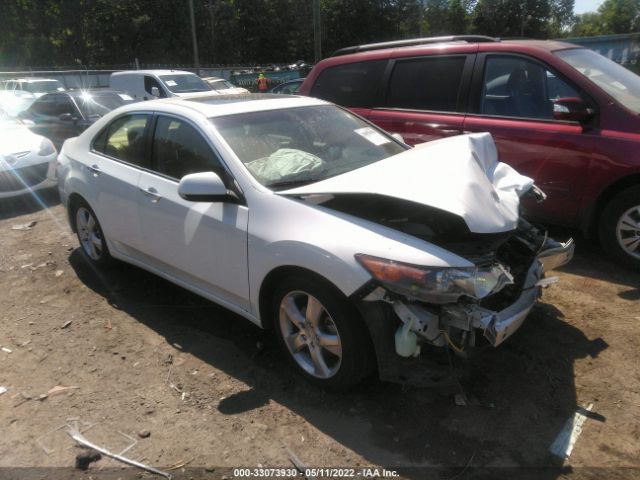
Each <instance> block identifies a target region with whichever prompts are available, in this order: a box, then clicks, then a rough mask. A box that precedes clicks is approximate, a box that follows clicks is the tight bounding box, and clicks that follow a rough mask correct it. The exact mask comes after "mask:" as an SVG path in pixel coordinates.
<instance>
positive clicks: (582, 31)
mask: <svg viewBox="0 0 640 480" xmlns="http://www.w3.org/2000/svg"><path fill="white" fill-rule="evenodd" d="M603 34H604V29H603V25H602V18H601V17H600V14H599V13H597V12H586V13H583V14H580V15H576V16H575V17H574V21H573V25H572V27H571V30H570V31H569V35H570V36H572V37H591V36H594V35H603Z"/></svg>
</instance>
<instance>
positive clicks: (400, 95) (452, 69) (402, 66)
mask: <svg viewBox="0 0 640 480" xmlns="http://www.w3.org/2000/svg"><path fill="white" fill-rule="evenodd" d="M465 61H466V56H464V55H457V56H450V57H422V58H415V59H410V60H401V61H397V62H396V64H395V67H394V68H393V73H392V74H391V79H390V81H389V90H388V97H387V106H388V107H392V108H408V109H415V110H432V111H438V112H455V111H456V110H457V106H458V94H459V91H460V83H461V82H462V71H463V68H464V64H465Z"/></svg>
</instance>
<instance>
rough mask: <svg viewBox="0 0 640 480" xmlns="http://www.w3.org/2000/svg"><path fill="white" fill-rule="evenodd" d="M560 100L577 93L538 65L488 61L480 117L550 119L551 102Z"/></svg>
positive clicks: (522, 61) (512, 59) (501, 58)
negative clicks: (481, 115)
mask: <svg viewBox="0 0 640 480" xmlns="http://www.w3.org/2000/svg"><path fill="white" fill-rule="evenodd" d="M561 97H580V94H579V93H578V92H577V91H576V90H575V89H574V88H573V87H571V86H570V85H568V84H567V83H566V82H565V81H564V80H561V79H560V78H558V77H556V76H555V75H554V74H553V73H552V72H550V71H549V70H547V69H545V68H544V67H543V66H542V65H540V64H539V63H536V62H533V61H530V60H526V59H524V58H521V57H507V56H490V57H488V58H487V60H486V63H485V70H484V78H483V82H482V95H481V99H480V112H479V113H480V114H483V115H491V116H498V117H519V118H532V119H538V120H553V101H554V100H556V99H558V98H561Z"/></svg>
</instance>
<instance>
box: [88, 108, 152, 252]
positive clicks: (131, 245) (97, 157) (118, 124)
mask: <svg viewBox="0 0 640 480" xmlns="http://www.w3.org/2000/svg"><path fill="white" fill-rule="evenodd" d="M150 118H151V114H150V113H135V114H129V115H122V116H120V117H117V118H116V119H115V120H113V121H112V122H111V123H110V124H109V125H107V126H106V127H105V128H103V129H102V131H101V132H100V133H99V134H98V135H97V136H96V137H95V139H94V140H93V143H92V144H91V149H90V152H89V155H88V157H87V161H86V162H83V165H82V167H81V168H82V172H81V174H82V175H83V177H84V182H83V183H84V184H86V185H87V190H88V191H87V193H86V195H87V197H88V198H89V199H90V203H91V206H92V207H93V208H94V210H95V213H96V215H97V216H98V220H99V221H100V224H101V225H102V229H103V230H104V233H105V236H106V237H107V238H108V239H109V240H110V242H111V243H112V246H113V247H115V248H116V249H117V250H118V251H119V252H120V253H123V254H125V255H128V256H130V257H134V258H135V257H137V256H138V255H137V252H139V251H140V250H141V249H142V248H143V245H142V241H141V235H140V224H139V221H138V206H137V202H138V201H139V199H140V198H139V195H138V193H139V192H138V180H139V177H140V173H141V171H142V169H144V168H147V167H148V157H147V153H146V150H147V145H146V144H147V138H148V130H149V125H150Z"/></svg>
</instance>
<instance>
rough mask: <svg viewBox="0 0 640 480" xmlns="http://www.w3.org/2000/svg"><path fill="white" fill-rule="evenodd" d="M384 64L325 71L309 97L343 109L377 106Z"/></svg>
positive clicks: (365, 64) (353, 65)
mask: <svg viewBox="0 0 640 480" xmlns="http://www.w3.org/2000/svg"><path fill="white" fill-rule="evenodd" d="M386 64H387V61H386V60H374V61H370V62H358V63H347V64H344V65H336V66H335V67H329V68H327V69H325V70H324V71H323V72H322V73H321V74H320V76H319V77H318V79H317V80H316V82H315V84H314V85H313V88H312V89H311V96H312V97H316V98H322V99H323V100H327V101H329V102H333V103H337V104H338V105H343V106H345V107H364V108H370V107H375V106H379V105H380V103H381V100H380V99H379V95H378V92H379V86H380V79H381V78H382V73H383V71H384V67H385V66H386Z"/></svg>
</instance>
